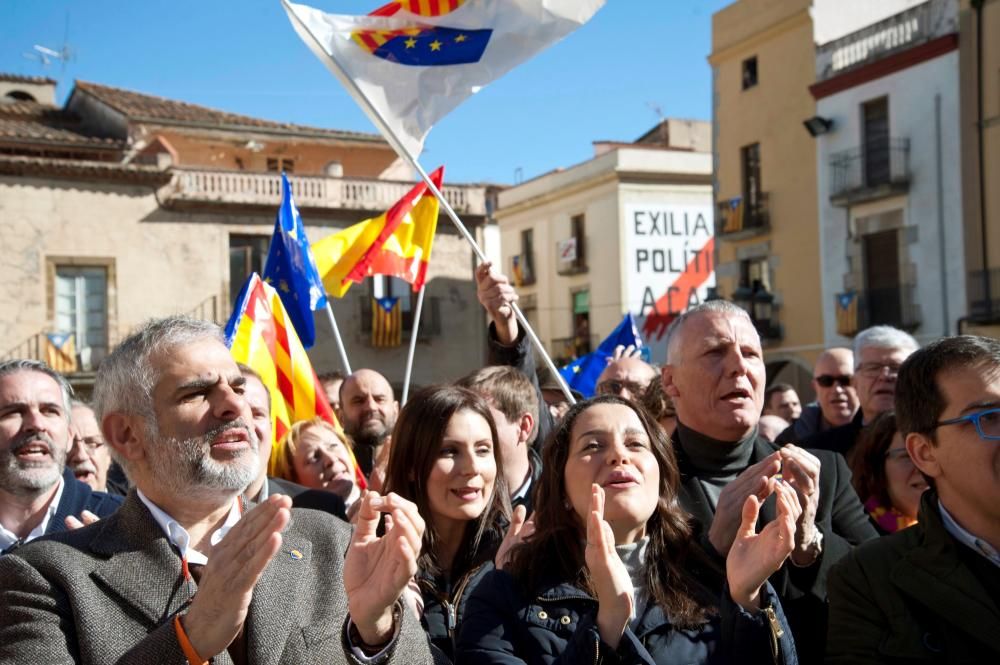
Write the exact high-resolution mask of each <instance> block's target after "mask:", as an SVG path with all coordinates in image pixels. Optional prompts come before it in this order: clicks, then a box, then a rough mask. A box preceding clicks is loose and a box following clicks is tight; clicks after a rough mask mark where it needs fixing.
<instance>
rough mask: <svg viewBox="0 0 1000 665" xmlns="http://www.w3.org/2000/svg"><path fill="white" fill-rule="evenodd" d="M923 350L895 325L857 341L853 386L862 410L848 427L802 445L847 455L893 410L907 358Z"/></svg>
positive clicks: (874, 329)
mask: <svg viewBox="0 0 1000 665" xmlns="http://www.w3.org/2000/svg"><path fill="white" fill-rule="evenodd" d="M918 348H920V345H919V344H918V343H917V340H915V339H913V337H912V336H911V335H910V334H908V333H906V332H903V331H902V330H899V329H898V328H893V327H892V326H872V327H871V328H866V329H865V330H862V331H861V332H859V333H858V335H857V337H855V338H854V360H855V363H857V364H856V365H855V367H854V377H853V381H852V383H853V385H854V390H855V391H856V392H857V395H858V402H859V406H860V408H859V409H858V412H857V414H856V415H855V416H854V419H853V420H851V421H850V422H849V423H847V424H846V425H841V426H839V427H834V428H833V429H830V430H827V431H825V432H821V433H819V434H815V435H813V436H812V437H809V438H808V439H806V440H804V441H802V442H801V443H800V444H799V445H802V446H804V447H806V448H815V449H819V450H833V451H835V452H838V453H840V454H841V455H844V456H846V455H847V454H848V453H849V452H850V450H851V449H852V448H853V447H854V444H855V443H857V440H858V436H859V435H860V434H861V430H862V428H863V427H864V426H866V425H868V424H869V423H871V422H872V421H873V420H875V418H876V417H877V416H878V415H879V414H881V413H885V412H886V411H891V410H892V404H893V399H894V398H895V395H896V377H897V375H898V374H899V367H900V365H901V364H902V363H903V361H904V360H906V358H907V357H909V355H910V354H911V353H913V352H914V351H916V350H917V349H918Z"/></svg>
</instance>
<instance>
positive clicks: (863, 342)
mask: <svg viewBox="0 0 1000 665" xmlns="http://www.w3.org/2000/svg"><path fill="white" fill-rule="evenodd" d="M869 348H877V349H900V350H903V351H916V350H917V349H919V348H920V344H919V343H917V340H915V339H913V336H912V335H911V334H909V333H907V332H904V331H902V330H900V329H899V328H893V327H892V326H872V327H871V328H865V329H864V330H862V331H861V332H859V333H858V334H857V336H856V337H855V338H854V358H855V362H857V361H858V359H860V358H861V351H862V350H864V349H869Z"/></svg>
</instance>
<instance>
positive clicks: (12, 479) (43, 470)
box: [0, 433, 66, 497]
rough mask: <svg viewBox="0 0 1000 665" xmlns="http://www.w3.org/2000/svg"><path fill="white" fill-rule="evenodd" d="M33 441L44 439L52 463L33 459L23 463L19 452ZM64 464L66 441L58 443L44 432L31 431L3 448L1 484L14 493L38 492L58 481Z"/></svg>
mask: <svg viewBox="0 0 1000 665" xmlns="http://www.w3.org/2000/svg"><path fill="white" fill-rule="evenodd" d="M32 441H44V442H45V445H47V446H48V448H49V454H50V455H51V456H52V462H51V463H48V464H38V463H34V462H31V463H29V464H28V465H27V466H25V465H22V463H21V462H20V461H19V460H18V459H17V455H16V452H17V451H18V450H19V449H20V448H23V447H24V446H26V445H28V444H29V443H31V442H32ZM65 465H66V446H65V444H64V445H61V446H59V445H56V444H55V443H54V442H53V441H52V439H50V438H49V437H48V436H46V435H45V434H41V433H32V434H30V435H27V436H24V437H23V439H22V440H15V441H14V442H13V443H11V446H10V447H9V448H8V449H7V450H4V451H0V487H2V488H3V489H4V490H5V491H7V492H9V493H11V494H13V495H15V496H25V497H32V496H38V495H39V494H43V493H44V492H46V491H48V490H50V489H52V486H53V485H55V484H56V483H58V482H59V479H60V478H61V477H62V474H63V468H64V467H65Z"/></svg>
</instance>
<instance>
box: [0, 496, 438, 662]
mask: <svg viewBox="0 0 1000 665" xmlns="http://www.w3.org/2000/svg"><path fill="white" fill-rule="evenodd" d="M349 541H350V527H349V526H348V525H347V524H345V523H344V522H342V521H340V520H338V519H336V518H334V517H332V516H330V515H327V514H325V513H321V512H318V511H312V510H297V509H293V510H292V521H291V523H290V524H289V526H288V528H287V529H286V530H285V533H284V534H283V540H282V544H281V549H280V550H279V551H278V553H277V554H276V555H275V557H274V559H272V560H271V563H270V564H269V565H268V566H267V568H266V569H265V571H264V574H263V575H262V576H261V579H260V581H259V582H258V584H257V587H256V589H255V590H254V594H253V600H252V601H251V603H250V611H249V615H248V617H247V620H246V625H245V630H246V635H247V645H248V653H249V661H250V663H254V664H258V665H279V664H281V665H285V664H287V665H292V664H296V665H298V664H300V663H323V664H324V665H326V664H328V663H357V662H358V661H357V659H355V658H354V656H353V654H352V653H351V651H350V649H349V647H348V646H347V644H346V639H345V623H346V619H347V597H346V593H345V591H344V581H343V570H344V555H345V552H346V550H347V546H348V543H349ZM299 554H301V557H299ZM0 580H2V582H0V663H135V664H137V665H138V664H142V665H146V664H148V663H165V664H166V663H175V664H176V665H186V664H187V661H186V659H185V657H184V654H183V652H182V651H181V648H180V645H179V644H178V642H177V637H176V634H175V632H174V627H173V616H174V615H175V614H177V613H178V612H179V611H181V610H182V609H183V608H184V607H185V604H186V601H187V600H188V597H189V590H188V588H187V586H186V584H185V583H182V578H181V562H180V557H179V555H178V554H177V551H176V550H175V549H174V548H172V547H171V545H170V543H169V541H168V540H167V537H166V535H165V534H164V533H163V531H162V530H161V529H160V527H159V526H158V525H157V524H156V522H155V521H154V520H153V517H152V515H150V513H149V511H148V510H147V509H146V507H145V506H144V505H143V504H142V502H141V501H140V500H139V499H138V497H137V496H136V494H135V491H134V490H133V491H132V492H130V493H129V495H128V497H127V498H126V500H125V503H124V504H123V505H122V507H121V509H120V510H119V511H118V512H117V513H115V514H114V515H112V516H111V517H109V518H107V519H104V520H102V521H100V522H98V523H96V524H93V525H91V526H89V527H85V528H83V529H79V530H77V531H71V532H67V533H62V534H59V535H57V536H52V537H48V538H43V539H39V540H35V541H32V542H30V543H28V544H26V545H24V546H23V547H21V548H19V549H18V550H16V551H15V552H14V553H12V554H9V555H7V556H4V557H2V558H0ZM401 623H402V625H401V628H400V633H399V635H398V637H397V639H396V641H395V642H394V644H393V645H392V646H391V650H390V652H389V654H388V656H389V658H388V660H387V662H404V661H405V662H406V664H407V665H416V664H418V663H431V662H433V660H432V658H431V655H430V650H429V647H428V643H427V637H426V635H425V634H424V632H423V630H422V629H421V627H420V624H419V623H417V622H416V621H415V620H414V619H413V617H412V616H411V613H410V612H402V622H401ZM213 662H214V663H216V664H226V665H228V664H230V663H231V662H232V661H231V659H230V657H229V654H228V653H227V652H225V651H223V652H222V653H221V654H219V655H218V656H216V657H215V659H214V661H213Z"/></svg>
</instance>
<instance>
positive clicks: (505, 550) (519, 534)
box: [493, 505, 535, 570]
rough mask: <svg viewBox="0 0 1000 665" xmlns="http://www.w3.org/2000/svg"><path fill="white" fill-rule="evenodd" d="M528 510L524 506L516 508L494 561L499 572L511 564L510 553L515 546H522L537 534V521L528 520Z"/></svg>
mask: <svg viewBox="0 0 1000 665" xmlns="http://www.w3.org/2000/svg"><path fill="white" fill-rule="evenodd" d="M527 513H528V510H527V508H525V507H524V506H523V505H522V506H516V507H515V508H514V514H513V515H512V516H511V518H510V526H509V527H507V533H506V534H505V535H504V537H503V542H501V543H500V547H499V548H498V549H497V555H496V557H495V558H494V559H493V561H494V563H495V564H496V567H497V570H503V569H504V568H506V567H507V564H508V563H510V551H511V550H512V549H514V547H515V546H517V545H520V544H521V543H523V542H524V541H525V540H527V539H528V538H529V537H530V536H531V534H533V533H534V532H535V520H534V519H530V520H526V519H525V516H526V515H527Z"/></svg>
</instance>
